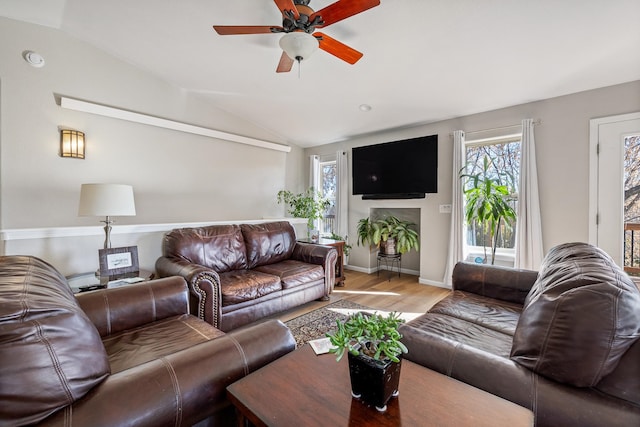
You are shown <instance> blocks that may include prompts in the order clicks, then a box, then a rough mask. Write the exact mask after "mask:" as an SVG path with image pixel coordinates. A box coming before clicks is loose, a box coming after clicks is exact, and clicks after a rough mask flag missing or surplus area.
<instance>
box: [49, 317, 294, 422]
mask: <svg viewBox="0 0 640 427" xmlns="http://www.w3.org/2000/svg"><path fill="white" fill-rule="evenodd" d="M294 349H295V340H294V339H293V336H292V335H291V332H290V331H289V329H288V328H287V327H286V326H284V324H282V322H280V321H278V320H269V321H266V322H262V323H258V324H254V325H251V326H249V327H246V328H241V329H238V330H236V331H233V332H230V333H228V334H226V335H223V336H221V337H218V338H215V339H213V340H211V341H207V342H204V343H201V344H197V345H195V346H193V347H190V348H187V349H184V350H181V351H179V352H177V353H174V354H172V355H169V356H166V357H163V358H162V359H158V360H154V361H151V362H148V363H145V364H142V365H138V366H136V367H134V368H131V369H128V370H125V371H122V372H119V373H117V374H114V375H111V376H110V377H108V378H107V379H106V380H105V381H104V382H102V383H101V384H100V385H99V386H97V387H95V388H94V389H93V390H91V391H90V392H89V393H88V394H87V395H86V396H85V397H83V398H82V399H79V400H78V401H76V402H75V403H74V404H73V405H71V406H69V407H66V408H64V409H62V410H60V411H59V412H58V413H56V414H54V415H52V416H50V417H49V418H47V419H45V420H44V422H43V423H42V425H63V424H64V425H73V426H74V427H82V426H92V427H97V426H116V425H117V426H125V425H127V426H128V425H134V424H135V425H136V426H138V427H141V426H149V427H155V426H160V425H193V424H195V423H197V422H199V421H201V420H203V419H206V418H209V417H212V416H213V417H214V418H215V415H216V414H219V413H221V412H222V411H224V410H225V409H227V408H229V407H230V403H229V401H228V400H227V396H226V388H227V386H228V385H230V384H232V383H233V382H235V381H237V380H238V379H240V378H242V377H245V376H246V375H248V374H249V373H251V372H253V371H255V370H257V369H259V368H261V367H262V366H264V365H266V364H268V363H269V362H271V361H273V360H275V359H277V358H279V357H281V356H283V355H285V354H286V353H289V352H290V351H292V350H294ZM213 424H215V425H218V423H216V422H214V423H213Z"/></svg>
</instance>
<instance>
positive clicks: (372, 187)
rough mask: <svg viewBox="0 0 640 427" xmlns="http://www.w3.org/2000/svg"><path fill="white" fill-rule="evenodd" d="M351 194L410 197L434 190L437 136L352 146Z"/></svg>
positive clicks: (378, 197)
mask: <svg viewBox="0 0 640 427" xmlns="http://www.w3.org/2000/svg"><path fill="white" fill-rule="evenodd" d="M352 159H353V161H352V182H353V194H354V195H356V194H362V198H363V199H413V198H423V197H425V194H426V193H437V192H438V135H430V136H422V137H419V138H411V139H405V140H402V141H394V142H387V143H384V144H375V145H367V146H365V147H354V148H353V149H352Z"/></svg>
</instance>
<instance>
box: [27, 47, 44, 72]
mask: <svg viewBox="0 0 640 427" xmlns="http://www.w3.org/2000/svg"><path fill="white" fill-rule="evenodd" d="M22 57H23V58H24V60H25V61H27V63H29V65H31V66H32V67H36V68H41V67H44V58H43V57H42V55H40V54H39V53H36V52H34V51H31V50H25V51H24V52H22Z"/></svg>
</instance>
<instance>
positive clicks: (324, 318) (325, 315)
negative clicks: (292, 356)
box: [285, 300, 374, 348]
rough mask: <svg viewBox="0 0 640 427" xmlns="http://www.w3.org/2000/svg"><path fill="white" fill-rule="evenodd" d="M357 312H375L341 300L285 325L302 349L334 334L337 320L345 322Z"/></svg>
mask: <svg viewBox="0 0 640 427" xmlns="http://www.w3.org/2000/svg"><path fill="white" fill-rule="evenodd" d="M357 311H374V310H372V309H370V308H369V307H365V306H363V305H360V304H356V303H355V302H351V301H349V300H339V301H336V302H332V303H331V304H328V305H325V306H324V307H322V308H319V309H317V310H313V311H310V312H309V313H307V314H303V315H302V316H298V317H295V318H293V319H291V320H289V321H287V322H285V325H287V327H288V328H289V329H291V333H293V336H294V337H295V339H296V345H297V346H298V348H300V347H302V346H303V345H304V344H305V343H306V342H308V341H310V340H314V339H317V338H324V337H325V336H326V334H327V332H334V331H335V330H336V319H340V320H345V319H347V317H348V316H349V315H351V314H353V313H354V312H357Z"/></svg>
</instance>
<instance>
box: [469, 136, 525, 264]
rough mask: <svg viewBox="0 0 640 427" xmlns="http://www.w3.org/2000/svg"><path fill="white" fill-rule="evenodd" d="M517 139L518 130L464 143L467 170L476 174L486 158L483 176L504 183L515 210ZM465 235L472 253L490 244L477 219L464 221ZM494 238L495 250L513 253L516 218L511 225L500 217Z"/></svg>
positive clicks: (518, 148)
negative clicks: (485, 168)
mask: <svg viewBox="0 0 640 427" xmlns="http://www.w3.org/2000/svg"><path fill="white" fill-rule="evenodd" d="M520 139H521V136H520V135H519V134H518V135H512V136H509V137H502V138H490V139H483V140H476V141H467V142H466V143H465V151H466V159H465V162H466V173H467V174H469V175H476V174H478V173H481V172H483V170H484V162H485V158H486V159H487V166H488V167H487V170H486V176H488V177H489V178H490V179H491V180H492V181H493V182H494V183H496V184H498V185H504V186H506V187H507V190H508V193H509V195H508V196H507V200H508V204H509V205H510V206H511V207H512V208H513V209H514V210H515V211H516V212H517V200H518V194H517V193H518V183H519V180H520ZM471 186H472V183H471V181H470V180H467V181H466V183H465V188H464V189H465V190H467V189H469V188H470V187H471ZM465 202H466V200H465ZM466 236H467V245H468V246H469V247H470V249H471V252H472V253H475V254H477V253H479V252H481V251H484V248H491V247H492V244H491V242H490V240H489V235H488V233H487V232H486V230H485V229H484V228H483V227H482V224H480V223H478V221H474V222H473V223H471V224H467V225H466ZM494 240H495V241H496V242H497V244H496V248H497V251H496V252H498V253H503V254H509V255H512V254H513V253H515V221H513V222H512V224H511V225H508V224H506V223H505V222H504V221H502V222H501V224H500V227H499V229H498V232H497V236H494ZM474 248H475V249H474Z"/></svg>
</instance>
